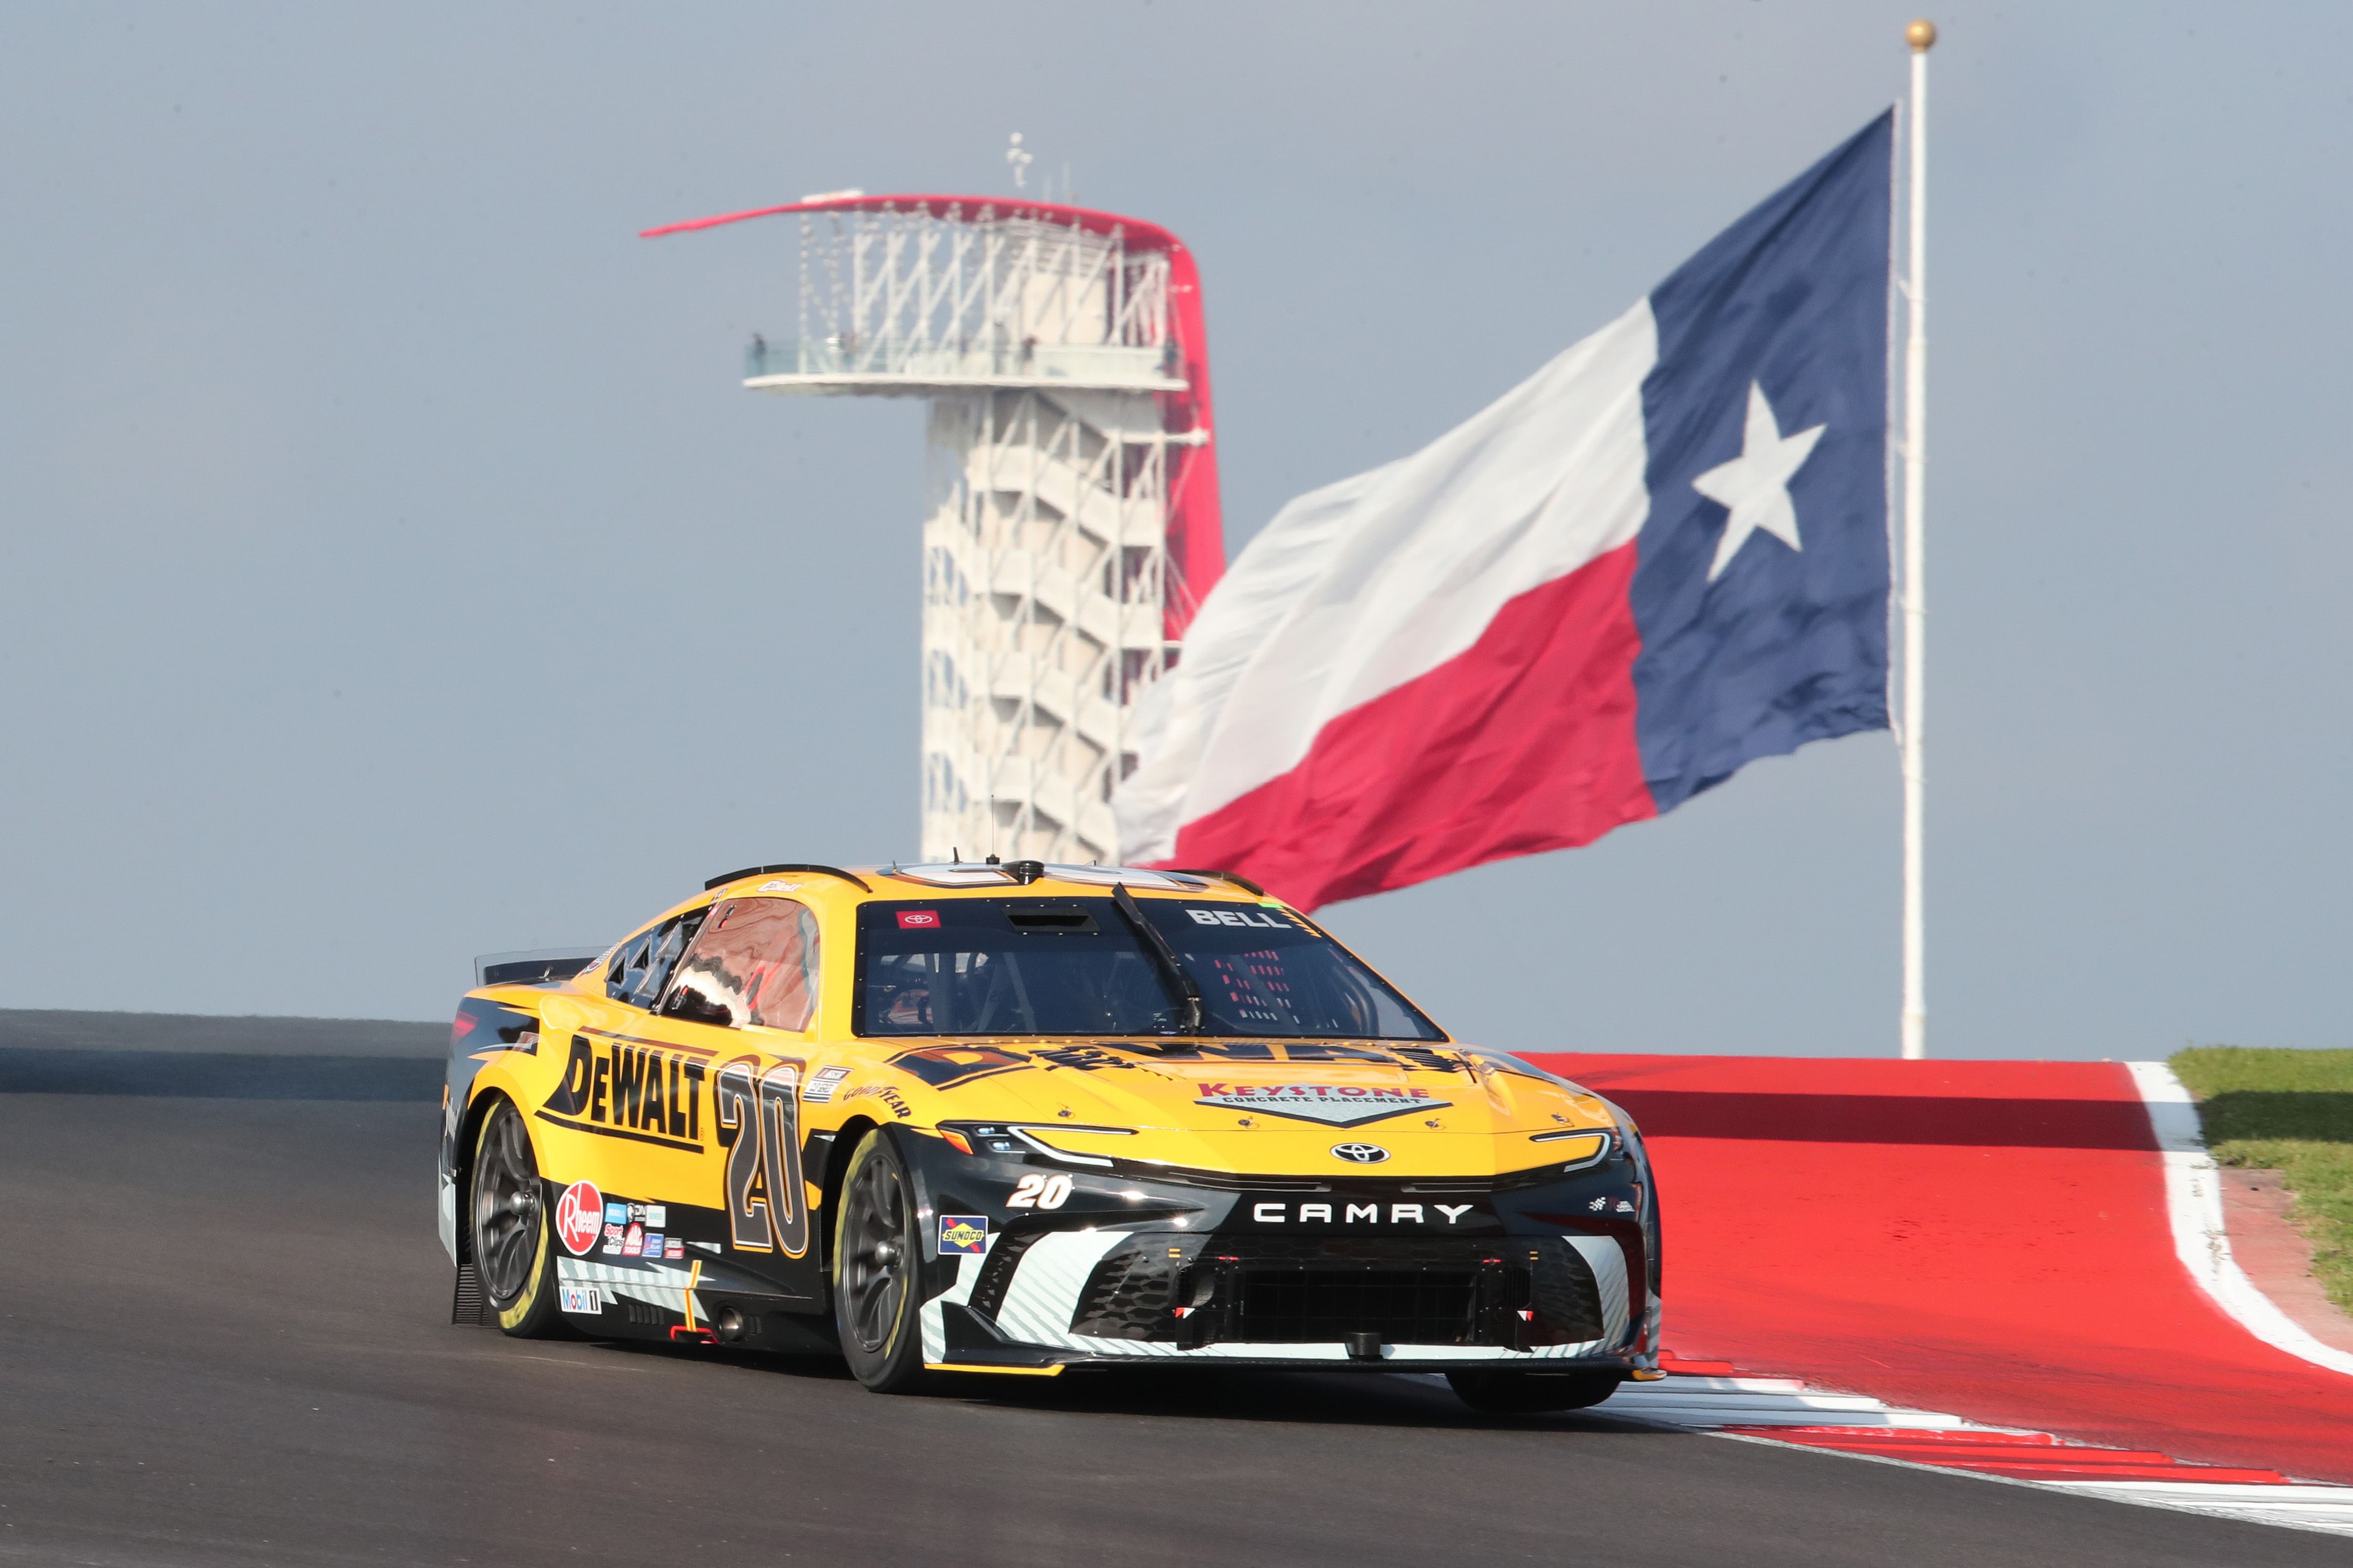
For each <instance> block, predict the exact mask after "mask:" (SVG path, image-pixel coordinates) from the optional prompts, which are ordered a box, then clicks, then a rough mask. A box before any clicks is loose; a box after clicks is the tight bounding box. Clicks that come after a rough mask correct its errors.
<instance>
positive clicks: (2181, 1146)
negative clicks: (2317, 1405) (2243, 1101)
mask: <svg viewBox="0 0 2353 1568" xmlns="http://www.w3.org/2000/svg"><path fill="white" fill-rule="evenodd" d="M2124 1065H2125V1068H2126V1070H2127V1071H2129V1072H2130V1073H2131V1074H2132V1076H2133V1085H2134V1087H2135V1088H2137V1089H2139V1090H2140V1098H2141V1102H2142V1103H2143V1104H2144V1105H2146V1106H2147V1107H2148V1121H2149V1127H2150V1129H2151V1130H2152V1131H2154V1132H2155V1133H2156V1135H2157V1144H2158V1148H2159V1149H2160V1150H2162V1151H2163V1152H2164V1158H2165V1207H2166V1216H2167V1218H2168V1221H2169V1222H2170V1223H2171V1225H2172V1228H2173V1250H2174V1254H2175V1256H2177V1257H2179V1258H2180V1259H2181V1266H2182V1267H2183V1268H2187V1269H2189V1277H2190V1278H2191V1279H2195V1280H2197V1281H2198V1285H2199V1288H2200V1289H2202V1290H2204V1291H2205V1292H2206V1294H2207V1295H2208V1296H2210V1297H2211V1298H2212V1299H2213V1300H2214V1301H2215V1303H2216V1304H2217V1305H2218V1306H2220V1307H2221V1309H2222V1310H2224V1311H2226V1312H2228V1313H2230V1314H2231V1316H2232V1318H2234V1319H2236V1320H2238V1323H2239V1326H2240V1327H2241V1328H2243V1329H2245V1330H2246V1331H2247V1332H2249V1333H2251V1334H2253V1335H2254V1336H2255V1338H2257V1339H2259V1340H2261V1341H2263V1342H2264V1343H2265V1344H2267V1345H2270V1346H2271V1347H2272V1348H2273V1349H2274V1350H2280V1351H2285V1352H2287V1353H2288V1354H2289V1355H2292V1356H2296V1357H2299V1358H2301V1359H2303V1360H2305V1361H2308V1362H2310V1363H2312V1364H2313V1365H2315V1366H2322V1367H2327V1369H2328V1370H2329V1371H2331V1372H2341V1373H2348V1374H2353V1353H2348V1352H2344V1351H2340V1350H2338V1349H2337V1348H2336V1347H2335V1346H2333V1345H2327V1344H2323V1343H2322V1342H2320V1341H2318V1340H2316V1339H2315V1338H2314V1337H2313V1336H2312V1333H2311V1331H2309V1330H2307V1329H2306V1328H2305V1327H2304V1326H2303V1325H2302V1324H2300V1323H2298V1322H2296V1321H2295V1320H2294V1319H2292V1318H2290V1317H2289V1316H2288V1315H2287V1314H2286V1313H2285V1312H2283V1311H2281V1310H2279V1308H2278V1307H2277V1306H2275V1305H2274V1303H2273V1301H2272V1299H2271V1298H2270V1297H2268V1296H2266V1295H2264V1294H2263V1291H2262V1290H2261V1289H2257V1287H2256V1285H2255V1282H2254V1281H2253V1280H2252V1279H2248V1278H2247V1275H2246V1271H2245V1270H2244V1269H2242V1268H2240V1267H2239V1265H2238V1261H2237V1260H2236V1259H2235V1258H2232V1256H2231V1236H2230V1232H2229V1231H2228V1230H2227V1229H2226V1228H2225V1227H2224V1226H2223V1223H2222V1173H2221V1169H2220V1168H2219V1167H2218V1166H2216V1164H2215V1163H2214V1157H2213V1156H2212V1155H2211V1154H2209V1153H2208V1152H2206V1142H2205V1138H2204V1136H2203V1133H2202V1130H2201V1129H2200V1126H2199V1121H2198V1103H2197V1101H2196V1100H2193V1099H2192V1098H2191V1097H2190V1094H2189V1089H2186V1088H2185V1087H2183V1085H2182V1082H2181V1080H2180V1079H2178V1078H2176V1077H2174V1076H2173V1069H2172V1068H2168V1067H2167V1066H2166V1065H2165V1064H2164V1063H2163V1062H2126V1063H2125V1064H2124Z"/></svg>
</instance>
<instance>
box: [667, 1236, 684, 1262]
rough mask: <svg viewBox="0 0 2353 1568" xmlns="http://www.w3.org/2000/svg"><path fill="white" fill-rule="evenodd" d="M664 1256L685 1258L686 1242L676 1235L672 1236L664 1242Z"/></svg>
mask: <svg viewBox="0 0 2353 1568" xmlns="http://www.w3.org/2000/svg"><path fill="white" fill-rule="evenodd" d="M662 1256H663V1257H664V1258H684V1257H685V1256H686V1243H684V1242H682V1241H681V1240H680V1239H679V1238H678V1237H674V1236H673V1237H670V1238H669V1239H668V1240H667V1241H664V1242H663V1243H662Z"/></svg>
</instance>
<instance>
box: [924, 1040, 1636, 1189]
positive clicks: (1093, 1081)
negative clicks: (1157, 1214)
mask: <svg viewBox="0 0 2353 1568" xmlns="http://www.w3.org/2000/svg"><path fill="white" fill-rule="evenodd" d="M889 1069H890V1071H891V1072H892V1076H893V1077H896V1076H898V1075H899V1074H901V1073H904V1074H906V1075H907V1076H908V1077H912V1078H913V1079H917V1080H919V1081H920V1082H921V1083H922V1084H923V1085H924V1086H925V1087H927V1088H929V1089H932V1090H934V1093H933V1094H931V1095H926V1096H924V1097H923V1098H924V1099H925V1100H929V1101H930V1104H929V1105H928V1106H927V1107H926V1109H931V1110H934V1114H935V1117H936V1120H938V1121H976V1122H989V1121H1004V1122H1017V1123H1020V1124H1023V1125H1025V1126H1027V1127H1029V1128H1030V1129H1032V1130H1033V1131H1035V1132H1036V1133H1037V1134H1039V1136H1041V1137H1043V1138H1045V1139H1046V1140H1047V1141H1048V1142H1051V1143H1053V1144H1054V1145H1055V1146H1056V1147H1058V1148H1067V1149H1070V1150H1072V1151H1083V1152H1090V1153H1102V1154H1124V1155H1130V1156H1133V1157H1142V1158H1150V1159H1155V1160H1165V1161H1167V1162H1169V1163H1179V1164H1200V1165H1205V1166H1210V1167H1215V1168H1224V1169H1237V1170H1245V1171H1250V1170H1257V1171H1268V1170H1273V1169H1276V1168H1279V1167H1281V1166H1283V1165H1287V1164H1290V1163H1293V1158H1292V1157H1293V1156H1299V1157H1305V1156H1309V1155H1313V1156H1314V1157H1316V1158H1315V1163H1316V1164H1317V1165H1318V1166H1322V1165H1326V1164H1329V1163H1330V1161H1329V1158H1328V1154H1329V1149H1328V1147H1327V1146H1329V1145H1332V1144H1335V1143H1339V1142H1377V1143H1378V1144H1380V1145H1381V1146H1382V1147H1383V1149H1384V1150H1385V1151H1388V1152H1394V1153H1395V1154H1396V1155H1398V1158H1399V1161H1400V1167H1408V1166H1409V1167H1423V1166H1426V1167H1428V1168H1430V1169H1432V1170H1437V1169H1445V1170H1450V1171H1459V1172H1470V1171H1482V1172H1483V1171H1509V1170H1514V1169H1518V1168H1521V1167H1524V1166H1533V1165H1535V1164H1539V1163H1543V1162H1544V1159H1545V1157H1546V1154H1547V1153H1548V1152H1550V1151H1549V1149H1547V1148H1546V1145H1547V1144H1549V1143H1551V1142H1553V1141H1554V1140H1555V1139H1556V1138H1558V1137H1562V1136H1565V1135H1567V1134H1570V1133H1573V1132H1575V1131H1582V1130H1593V1131H1603V1130H1607V1129H1609V1128H1610V1127H1611V1126H1612V1125H1613V1124H1614V1122H1615V1118H1614V1116H1613V1115H1612V1113H1611V1110H1610V1108H1609V1105H1608V1104H1606V1103H1605V1102H1604V1101H1602V1100H1600V1099H1599V1097H1597V1096H1595V1095H1593V1094H1591V1093H1589V1092H1588V1091H1587V1090H1585V1089H1581V1088H1580V1087H1578V1086H1577V1085H1576V1084H1573V1083H1570V1082H1568V1081H1567V1080H1565V1079H1559V1078H1556V1077H1554V1076H1552V1075H1551V1074H1549V1073H1545V1072H1543V1071H1541V1070H1539V1069H1537V1068H1534V1067H1531V1066H1529V1065H1528V1064H1526V1063H1525V1062H1522V1061H1520V1060H1518V1059H1517V1058H1513V1057H1510V1056H1508V1055H1505V1054H1504V1053H1500V1052H1492V1051H1486V1050H1482V1049H1481V1048H1479V1047H1463V1046H1455V1045H1447V1046H1422V1045H1418V1044H1417V1045H1413V1046H1407V1047H1399V1046H1396V1045H1384V1044H1380V1043H1377V1042H1366V1043H1357V1042H1349V1043H1345V1044H1344V1043H1334V1042H1325V1041H1315V1042H1289V1043H1284V1042H1268V1043H1265V1044H1257V1043H1237V1042H1228V1041H1222V1040H1219V1041H1201V1042H1198V1043H1197V1042H1191V1041H1159V1042H1151V1043H1148V1044H1142V1045H1133V1046H1124V1045H1100V1044H1093V1043H1086V1044H1064V1043H1059V1042H1044V1041H1039V1042H1028V1041H1023V1042H1011V1041H1008V1042H1002V1043H998V1042H991V1043H988V1044H985V1045H984V1044H979V1043H973V1044H968V1045H926V1046H923V1047H915V1048H913V1049H910V1050H907V1051H904V1052H901V1053H898V1054H896V1055H894V1056H893V1057H892V1058H890V1061H889ZM909 1087H911V1088H912V1087H913V1086H912V1085H910V1086H909ZM1091 1129H1102V1130H1103V1131H1090V1130H1091ZM1113 1130H1118V1131H1113ZM1131 1132H1133V1133H1146V1134H1155V1136H1153V1137H1151V1138H1150V1139H1149V1140H1148V1142H1149V1143H1150V1145H1151V1149H1150V1152H1148V1153H1147V1152H1146V1151H1145V1147H1144V1145H1143V1144H1142V1143H1140V1142H1134V1141H1133V1140H1132V1138H1131V1136H1130V1133H1131ZM1532 1141H1533V1142H1532ZM1294 1146H1295V1147H1294ZM1393 1168H1399V1167H1393ZM1400 1173H1402V1171H1400Z"/></svg>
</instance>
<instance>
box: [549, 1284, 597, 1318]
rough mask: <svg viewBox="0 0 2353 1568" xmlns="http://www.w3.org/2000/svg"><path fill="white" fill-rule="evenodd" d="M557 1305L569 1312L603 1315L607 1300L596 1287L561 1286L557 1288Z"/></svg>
mask: <svg viewBox="0 0 2353 1568" xmlns="http://www.w3.org/2000/svg"><path fill="white" fill-rule="evenodd" d="M555 1292H556V1303H555V1304H556V1305H557V1306H559V1307H561V1308H563V1309H564V1310H565V1311H567V1312H586V1313H590V1314H592V1315H595V1314H602V1313H603V1311H604V1310H605V1299H604V1298H603V1297H602V1296H600V1295H598V1294H597V1293H596V1287H595V1286H594V1285H559V1286H557V1287H556V1288H555Z"/></svg>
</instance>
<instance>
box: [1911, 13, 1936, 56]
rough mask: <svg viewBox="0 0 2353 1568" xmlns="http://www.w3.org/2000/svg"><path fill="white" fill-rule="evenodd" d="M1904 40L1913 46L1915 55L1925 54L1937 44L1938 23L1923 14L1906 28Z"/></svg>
mask: <svg viewBox="0 0 2353 1568" xmlns="http://www.w3.org/2000/svg"><path fill="white" fill-rule="evenodd" d="M1904 41H1905V43H1907V44H1909V45H1911V46H1912V52H1913V53H1914V54H1915V55H1925V54H1926V53H1927V52H1928V51H1929V50H1930V49H1932V48H1934V47H1936V23H1934V22H1931V21H1930V20H1928V18H1927V17H1926V16H1923V17H1921V18H1920V19H1919V20H1918V21H1916V22H1915V23H1913V24H1912V25H1911V26H1908V27H1906V28H1905V29H1904Z"/></svg>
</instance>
